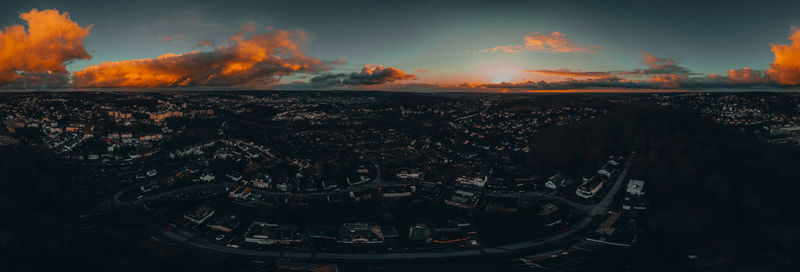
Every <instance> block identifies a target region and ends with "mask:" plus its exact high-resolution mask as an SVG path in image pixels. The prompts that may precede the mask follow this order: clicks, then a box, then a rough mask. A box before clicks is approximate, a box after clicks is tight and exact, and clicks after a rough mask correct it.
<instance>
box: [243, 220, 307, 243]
mask: <svg viewBox="0 0 800 272" xmlns="http://www.w3.org/2000/svg"><path fill="white" fill-rule="evenodd" d="M244 241H245V242H247V243H256V244H259V245H273V244H279V245H288V244H296V243H300V242H302V239H301V235H300V232H299V229H298V228H297V227H296V226H294V225H280V224H270V223H267V222H259V221H255V222H253V223H252V224H250V227H248V228H247V232H245V234H244Z"/></svg>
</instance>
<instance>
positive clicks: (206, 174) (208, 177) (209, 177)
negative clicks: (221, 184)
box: [200, 170, 214, 182]
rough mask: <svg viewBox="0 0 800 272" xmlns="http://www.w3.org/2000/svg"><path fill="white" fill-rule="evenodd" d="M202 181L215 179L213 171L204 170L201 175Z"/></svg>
mask: <svg viewBox="0 0 800 272" xmlns="http://www.w3.org/2000/svg"><path fill="white" fill-rule="evenodd" d="M200 181H204V182H211V181H214V174H212V173H211V171H208V170H206V171H205V172H203V175H201V176H200Z"/></svg>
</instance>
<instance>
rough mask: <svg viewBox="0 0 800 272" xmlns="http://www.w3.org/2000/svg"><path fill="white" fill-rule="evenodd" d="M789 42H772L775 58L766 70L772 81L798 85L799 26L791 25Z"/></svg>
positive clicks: (799, 57)
mask: <svg viewBox="0 0 800 272" xmlns="http://www.w3.org/2000/svg"><path fill="white" fill-rule="evenodd" d="M789 40H791V41H792V43H791V44H773V45H772V53H774V54H775V60H774V61H773V62H772V64H770V68H769V69H768V70H767V76H768V77H769V79H771V80H772V81H775V82H777V83H779V84H783V85H800V28H798V27H792V35H791V36H789Z"/></svg>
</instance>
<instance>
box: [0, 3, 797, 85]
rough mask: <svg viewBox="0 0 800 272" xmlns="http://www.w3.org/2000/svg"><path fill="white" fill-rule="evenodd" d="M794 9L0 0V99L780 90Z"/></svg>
mask: <svg viewBox="0 0 800 272" xmlns="http://www.w3.org/2000/svg"><path fill="white" fill-rule="evenodd" d="M798 10H800V1H553V0H548V1H446V0H440V1H303V0H299V1H286V0H283V1H264V0H258V1H204V0H200V1H149V0H144V1H120V2H115V1H82V0H73V1H55V0H49V1H48V0H44V1H41V0H30V1H3V2H2V3H0V27H2V32H1V33H0V88H23V89H24V88H30V89H35V88H41V87H71V88H98V87H99V88H116V87H120V88H125V87H131V88H134V87H135V88H216V89H225V88H232V89H385V90H391V89H397V90H433V91H436V90H487V91H500V90H512V91H536V90H558V89H566V90H573V89H575V90H578V89H615V90H616V89H632V90H637V89H726V88H759V89H763V88H768V89H772V88H774V89H787V88H795V87H796V86H797V85H800V34H796V33H798V32H797V29H796V28H795V27H796V26H800V13H798V12H797V11H798Z"/></svg>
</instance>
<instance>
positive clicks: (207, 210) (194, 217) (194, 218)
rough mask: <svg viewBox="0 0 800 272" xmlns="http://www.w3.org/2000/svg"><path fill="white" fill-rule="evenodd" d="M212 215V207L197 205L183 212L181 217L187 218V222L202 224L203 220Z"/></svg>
mask: <svg viewBox="0 0 800 272" xmlns="http://www.w3.org/2000/svg"><path fill="white" fill-rule="evenodd" d="M213 215H214V209H213V208H211V207H209V206H200V207H197V209H194V210H193V211H191V212H189V213H187V214H184V215H183V218H186V220H189V222H192V223H195V224H198V225H200V224H203V222H205V221H206V220H207V219H208V218H210V217H211V216H213Z"/></svg>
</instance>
